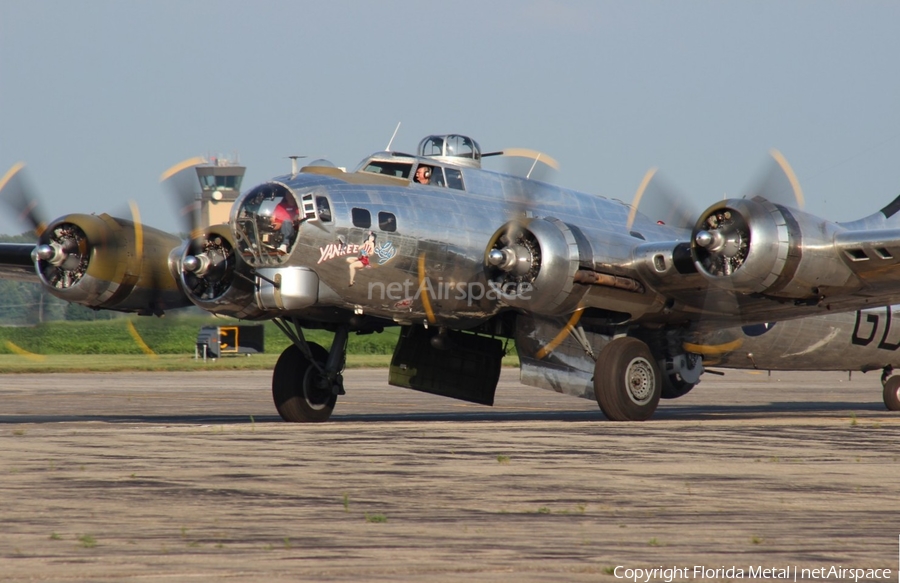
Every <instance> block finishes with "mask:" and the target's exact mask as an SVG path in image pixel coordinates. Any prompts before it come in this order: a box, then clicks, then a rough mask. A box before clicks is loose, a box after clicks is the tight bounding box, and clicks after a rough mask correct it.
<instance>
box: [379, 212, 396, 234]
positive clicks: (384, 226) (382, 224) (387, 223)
mask: <svg viewBox="0 0 900 583" xmlns="http://www.w3.org/2000/svg"><path fill="white" fill-rule="evenodd" d="M378 228H379V229H381V230H382V231H387V232H389V233H393V232H394V231H396V230H397V217H396V216H394V213H386V212H384V211H382V212H380V213H378Z"/></svg>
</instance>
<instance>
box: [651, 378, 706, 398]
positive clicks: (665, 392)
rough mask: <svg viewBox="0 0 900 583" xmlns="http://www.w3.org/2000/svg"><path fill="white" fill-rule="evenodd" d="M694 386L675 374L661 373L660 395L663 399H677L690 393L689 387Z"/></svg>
mask: <svg viewBox="0 0 900 583" xmlns="http://www.w3.org/2000/svg"><path fill="white" fill-rule="evenodd" d="M696 386H697V385H694V384H691V383H688V382H686V381H685V380H684V379H682V378H681V377H680V376H678V375H677V374H670V375H663V376H662V392H661V393H660V397H662V398H663V399H677V398H678V397H683V396H685V395H687V394H688V393H690V392H691V389H693V388H694V387H696Z"/></svg>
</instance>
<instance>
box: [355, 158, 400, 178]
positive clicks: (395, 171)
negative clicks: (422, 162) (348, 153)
mask: <svg viewBox="0 0 900 583" xmlns="http://www.w3.org/2000/svg"><path fill="white" fill-rule="evenodd" d="M411 169H412V164H405V163H402V162H386V161H381V160H375V161H373V162H369V163H368V164H366V167H365V168H363V172H369V173H371V174H385V175H387V176H396V177H397V178H409V171H410V170H411Z"/></svg>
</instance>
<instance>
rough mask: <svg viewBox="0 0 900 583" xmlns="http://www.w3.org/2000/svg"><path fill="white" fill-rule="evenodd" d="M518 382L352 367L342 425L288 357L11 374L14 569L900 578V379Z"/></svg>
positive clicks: (5, 538)
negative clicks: (281, 413) (298, 414)
mask: <svg viewBox="0 0 900 583" xmlns="http://www.w3.org/2000/svg"><path fill="white" fill-rule="evenodd" d="M517 373H518V371H516V370H504V372H503V375H502V378H501V383H500V386H499V388H498V390H497V402H496V405H495V407H493V408H489V407H483V406H479V405H473V404H469V403H463V402H459V401H453V400H449V399H444V398H440V397H434V396H431V395H426V394H422V393H418V392H415V391H409V390H406V389H400V388H395V387H389V386H388V385H387V384H386V378H387V372H386V371H385V370H371V369H370V370H364V369H356V370H349V371H348V372H347V375H346V386H347V390H348V394H347V395H346V396H344V397H341V398H340V399H339V400H338V404H337V408H336V410H335V415H334V416H333V417H332V420H331V421H330V422H328V423H326V424H318V425H297V424H288V423H283V422H281V421H280V419H279V418H278V417H277V414H276V413H275V410H274V406H273V405H272V402H271V393H270V374H269V373H267V372H257V371H251V372H241V371H235V372H216V373H212V374H203V373H102V374H98V373H88V374H46V375H31V374H24V375H0V525H2V527H0V528H2V530H0V581H59V582H63V581H65V582H69V581H147V582H156V581H185V580H190V581H285V582H287V581H461V580H465V581H516V582H518V581H610V582H613V581H620V580H633V579H634V578H635V577H636V576H637V574H636V573H634V572H629V571H627V569H632V570H634V569H653V568H663V569H666V568H668V569H671V568H673V567H677V568H683V569H684V571H674V572H669V573H668V574H667V573H666V572H665V571H660V572H658V573H656V574H655V575H653V576H651V577H650V578H649V579H648V580H651V581H660V580H666V578H670V579H672V578H674V579H676V580H683V579H696V580H704V581H717V580H720V581H724V580H737V579H740V578H741V577H739V576H738V575H739V574H738V572H737V571H736V569H742V570H743V577H742V578H743V579H749V578H750V577H751V576H756V578H757V579H766V578H767V577H765V576H763V574H760V572H757V571H752V572H751V571H749V569H751V568H771V569H775V570H774V571H771V572H769V573H768V575H769V577H768V578H771V576H772V575H778V574H784V572H783V571H781V570H782V569H785V568H787V569H788V573H787V575H788V578H791V579H793V578H794V571H792V569H796V570H797V573H796V576H797V580H801V579H805V580H822V579H826V578H827V579H829V580H832V581H834V580H853V579H854V576H855V575H859V572H851V571H846V569H849V568H853V569H862V570H863V571H862V573H863V577H862V578H860V579H859V580H871V579H880V580H890V581H894V580H898V571H897V569H898V536H900V512H898V509H897V506H898V500H900V461H898V460H900V415H898V414H896V413H890V412H888V411H886V410H885V409H884V406H883V404H882V402H881V386H880V383H879V379H878V373H869V374H868V375H862V374H860V373H857V374H856V375H854V377H853V379H852V380H848V377H847V374H846V373H773V374H772V376H771V377H770V376H768V375H766V374H765V373H755V374H754V373H749V372H739V371H730V372H728V373H727V375H726V376H724V377H715V376H712V375H706V377H705V378H704V381H703V382H702V383H701V384H700V385H699V386H698V387H697V388H696V389H694V391H692V392H691V393H690V394H688V395H687V396H685V397H683V398H681V399H678V400H674V401H664V402H663V403H662V404H661V405H660V408H659V410H658V412H657V414H656V416H655V417H654V418H653V419H652V420H650V421H647V422H643V423H610V422H608V421H605V420H604V418H603V415H602V414H601V413H600V411H599V409H598V408H597V404H596V403H595V402H592V401H587V400H583V399H578V398H573V397H568V396H564V395H558V394H555V393H552V392H548V391H543V390H540V389H534V388H529V387H525V386H522V385H520V384H519V383H518V381H517ZM617 567H618V569H617ZM695 567H700V568H701V571H699V572H698V571H696V570H695ZM729 568H733V569H735V570H733V571H730V572H729V571H728V569H729ZM820 568H823V569H830V568H836V569H838V571H831V573H832V574H834V573H837V574H838V575H842V576H838V577H835V576H831V577H817V576H814V572H813V571H812V569H820ZM803 569H808V570H809V571H807V572H804V571H803ZM840 569H843V570H844V571H840ZM867 569H869V570H871V569H890V570H891V572H890V576H889V577H881V575H885V573H884V572H883V571H881V572H879V573H873V572H871V571H870V572H869V573H868V574H869V576H868V577H867V576H866V571H865V570H867ZM698 573H699V574H698ZM824 573H825V571H823V572H820V574H824ZM651 575H652V573H651ZM669 575H674V577H669ZM622 577H627V578H625V579H623V578H622ZM640 580H645V576H644V575H643V574H642V576H641V577H640Z"/></svg>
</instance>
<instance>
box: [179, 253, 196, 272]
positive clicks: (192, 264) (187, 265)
mask: <svg viewBox="0 0 900 583" xmlns="http://www.w3.org/2000/svg"><path fill="white" fill-rule="evenodd" d="M181 267H182V268H183V269H184V270H185V271H189V272H191V273H193V272H195V271H197V270H198V269H200V260H199V259H197V258H196V257H194V256H193V255H188V256H187V257H185V258H184V261H182V262H181Z"/></svg>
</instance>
